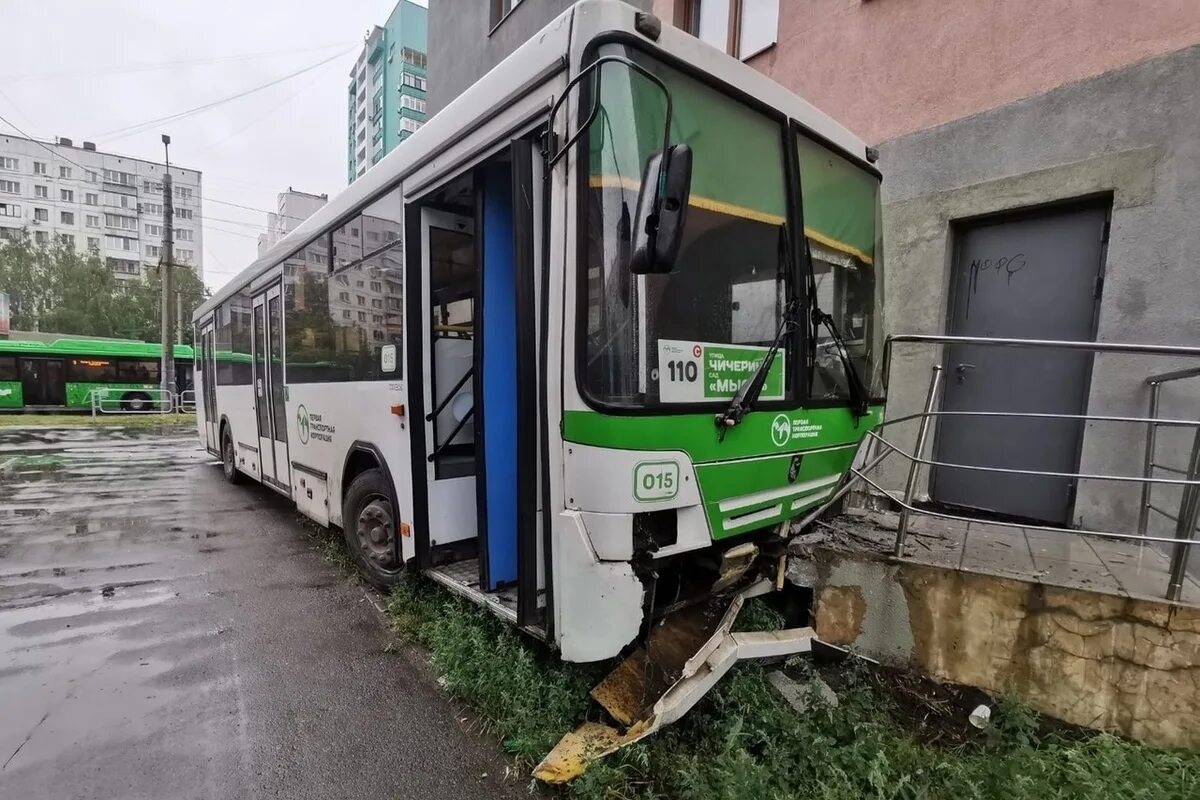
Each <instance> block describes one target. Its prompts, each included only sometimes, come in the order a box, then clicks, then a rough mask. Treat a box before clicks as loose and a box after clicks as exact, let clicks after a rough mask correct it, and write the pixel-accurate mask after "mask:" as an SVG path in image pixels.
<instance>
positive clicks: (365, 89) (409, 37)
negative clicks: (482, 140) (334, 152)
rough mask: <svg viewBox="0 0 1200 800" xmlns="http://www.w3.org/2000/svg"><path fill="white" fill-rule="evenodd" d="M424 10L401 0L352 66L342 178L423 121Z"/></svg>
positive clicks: (363, 167)
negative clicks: (343, 174) (344, 162)
mask: <svg viewBox="0 0 1200 800" xmlns="http://www.w3.org/2000/svg"><path fill="white" fill-rule="evenodd" d="M427 14H428V12H427V10H426V8H425V6H424V5H423V4H419V3H417V2H414V1H413V0H400V1H399V2H398V3H396V7H395V8H394V9H392V13H391V15H390V16H389V17H388V19H387V22H386V23H385V24H383V25H376V26H375V27H373V28H372V29H371V30H370V31H369V32H368V33H367V37H366V41H365V42H364V44H363V49H362V53H361V54H360V55H359V56H358V60H357V61H355V62H354V67H353V68H352V69H351V71H350V87H349V90H348V99H347V107H348V117H347V124H346V128H347V136H346V150H347V162H346V177H347V180H348V181H349V182H350V183H353V182H354V180H355V179H356V178H359V177H361V176H362V175H363V173H365V172H366V171H367V170H368V169H369V168H370V167H371V166H373V165H374V164H376V163H377V162H378V161H379V160H380V159H381V158H383V157H384V156H385V155H386V154H387V153H389V152H391V150H392V148H394V147H395V146H396V145H398V144H400V142H402V141H404V140H405V139H407V138H408V137H409V136H411V135H412V134H413V133H414V132H416V130H417V129H418V128H420V127H421V125H422V124H423V123H424V122H425V119H426V115H425V91H426V80H427V76H426V70H425V52H426V51H425V38H426V17H427Z"/></svg>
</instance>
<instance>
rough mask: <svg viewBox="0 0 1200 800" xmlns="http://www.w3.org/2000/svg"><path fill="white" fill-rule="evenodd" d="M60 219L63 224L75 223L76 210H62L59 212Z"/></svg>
mask: <svg viewBox="0 0 1200 800" xmlns="http://www.w3.org/2000/svg"><path fill="white" fill-rule="evenodd" d="M58 219H59V221H60V222H61V223H62V224H63V225H74V224H75V212H74V211H60V212H58Z"/></svg>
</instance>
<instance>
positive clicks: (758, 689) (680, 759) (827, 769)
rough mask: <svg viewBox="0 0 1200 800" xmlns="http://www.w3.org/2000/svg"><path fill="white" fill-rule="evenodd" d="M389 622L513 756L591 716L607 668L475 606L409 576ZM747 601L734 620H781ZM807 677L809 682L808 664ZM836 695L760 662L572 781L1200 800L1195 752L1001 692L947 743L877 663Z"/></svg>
mask: <svg viewBox="0 0 1200 800" xmlns="http://www.w3.org/2000/svg"><path fill="white" fill-rule="evenodd" d="M388 608H389V611H390V613H391V616H392V619H393V620H394V622H395V626H396V629H397V631H398V632H399V633H401V634H402V635H404V636H405V637H407V638H409V639H412V640H414V641H416V642H419V643H420V644H422V645H424V646H425V647H427V648H428V649H429V652H430V659H431V661H432V664H433V667H434V669H435V670H436V671H437V672H438V673H439V674H440V675H441V676H442V679H443V682H444V684H445V686H446V688H447V690H448V691H449V692H450V693H451V694H453V695H454V696H456V697H458V698H460V699H462V700H463V701H465V702H466V703H468V704H469V705H471V706H473V707H474V708H475V710H476V711H477V712H478V713H479V715H480V717H481V718H482V719H483V721H484V724H485V725H486V727H487V729H488V730H489V731H490V732H491V733H493V734H494V735H496V736H498V737H499V738H500V739H501V740H502V741H503V743H504V747H505V749H507V750H508V751H509V752H510V753H512V754H513V755H514V756H515V758H516V760H517V762H518V766H519V767H520V768H522V769H527V768H528V767H529V766H530V765H532V764H533V763H535V762H536V761H537V760H538V759H540V758H541V757H542V756H543V755H545V753H546V752H547V751H548V750H549V749H550V748H551V747H553V745H554V744H555V743H556V742H557V741H558V739H559V737H560V736H561V735H562V734H563V733H565V732H566V731H568V730H571V729H573V728H574V727H575V726H576V725H578V724H579V723H580V722H582V721H583V720H585V719H587V718H593V719H596V718H599V712H598V711H597V710H596V708H595V707H594V705H593V704H592V703H591V702H590V700H589V697H588V690H589V689H590V688H591V686H592V685H593V684H594V683H595V682H596V681H597V680H598V679H599V678H600V677H601V676H602V675H603V674H604V672H605V671H606V667H608V666H611V665H592V666H586V667H581V666H578V665H571V664H566V663H563V662H561V661H559V660H557V659H556V658H555V657H554V656H553V654H551V653H549V652H548V651H547V650H546V649H545V648H544V647H542V646H540V645H538V644H537V643H536V642H533V641H531V640H529V639H527V638H525V637H522V636H521V635H519V634H517V633H516V632H515V631H514V630H513V629H511V628H509V627H507V626H505V625H504V624H503V623H501V622H500V621H498V620H496V619H495V618H494V617H491V616H490V615H488V614H487V613H486V612H485V611H483V610H481V609H478V608H476V607H475V606H472V605H469V604H467V603H465V602H463V601H460V600H458V599H457V598H453V597H450V596H448V595H447V594H446V593H445V592H444V591H442V590H441V589H440V588H439V587H437V586H435V585H434V584H432V583H431V582H429V581H427V580H424V579H421V578H409V579H407V580H405V581H404V582H403V583H402V584H401V585H400V586H398V587H397V588H396V589H395V590H394V591H393V593H392V595H391V598H390V600H389V604H388ZM773 614H774V612H772V611H770V609H768V608H767V607H766V606H765V605H763V604H761V603H749V604H747V607H746V609H744V610H743V612H742V616H741V618H739V620H738V627H739V628H740V629H742V630H747V629H752V630H761V629H763V627H765V626H770V625H771V624H773V623H778V618H777V617H772V615H773ZM800 677H801V679H802V680H815V679H816V675H815V672H814V671H812V669H811V668H809V667H806V666H803V667H801V669H800ZM840 678H841V679H840V680H839V681H838V687H839V691H838V703H837V706H836V707H834V706H832V705H829V704H826V703H824V702H822V701H821V700H820V699H819V698H820V697H821V695H820V693H819V692H816V691H814V692H812V697H813V698H814V701H813V703H812V704H811V705H810V707H809V709H808V711H807V712H806V713H804V714H798V713H797V712H795V711H794V710H793V709H792V708H791V707H790V706H788V705H787V704H786V703H784V702H783V701H782V700H781V699H780V698H779V697H778V696H777V695H776V693H775V692H774V690H773V689H772V688H771V686H770V684H769V683H768V682H767V680H766V671H765V669H764V668H763V667H761V666H758V665H755V664H747V665H743V666H740V667H738V668H735V670H734V671H733V672H732V673H731V674H730V675H729V676H728V677H727V678H726V679H725V680H724V681H723V682H722V683H721V684H719V685H718V686H717V688H716V689H715V690H713V691H712V692H711V693H710V694H709V696H708V697H707V698H705V699H704V700H703V701H702V702H701V703H700V704H699V705H698V706H697V707H696V708H694V709H693V710H692V711H691V712H690V713H689V714H688V716H687V717H685V718H684V719H683V720H682V721H681V722H680V723H678V724H677V725H675V726H673V727H671V728H667V729H665V730H663V731H661V732H659V733H658V734H656V735H655V736H653V737H651V738H649V739H647V740H644V741H642V742H639V743H637V744H635V745H632V746H630V747H627V748H625V749H623V750H621V751H619V752H618V753H616V754H615V755H613V756H611V757H609V758H607V759H604V760H602V761H599V762H596V763H594V764H592V765H591V766H590V767H589V769H588V771H587V772H586V773H585V774H584V775H583V776H582V777H580V778H578V779H577V780H575V781H574V782H572V783H571V784H570V785H569V786H567V787H566V789H565V793H566V794H568V795H569V796H571V797H577V798H585V799H586V800H635V799H636V800H659V799H660V798H680V800H700V798H706V799H707V798H730V800H751V798H753V800H782V799H783V798H794V797H804V798H816V799H817V800H859V799H860V798H880V799H881V798H888V800H893V799H894V800H926V799H928V800H942V799H943V798H944V799H945V800H960V799H962V800H1008V798H1013V799H1014V800H1015V799H1016V798H1054V799H1055V800H1058V799H1059V798H1061V799H1062V800H1066V799H1067V798H1080V799H1081V800H1082V798H1088V800H1105V798H1121V800H1158V799H1159V798H1162V799H1163V800H1184V798H1194V797H1200V756H1197V755H1194V754H1187V753H1176V752H1170V751H1164V750H1158V749H1154V748H1150V747H1144V746H1141V745H1137V744H1133V743H1130V742H1127V741H1123V740H1121V739H1118V738H1116V737H1113V736H1108V735H1105V734H1097V735H1093V736H1088V737H1086V738H1082V739H1079V740H1072V741H1068V740H1067V739H1064V738H1061V737H1059V736H1058V735H1056V734H1054V733H1047V734H1042V733H1039V731H1040V729H1041V727H1040V724H1039V723H1040V720H1039V718H1038V716H1037V714H1036V713H1034V712H1033V711H1032V710H1031V709H1029V708H1028V707H1027V706H1024V705H1022V704H1021V703H1019V702H1017V701H1015V700H1012V699H1009V698H1002V699H1001V700H1000V701H999V702H998V704H997V706H996V716H995V721H994V725H993V728H992V730H991V732H990V733H989V734H988V735H985V736H981V737H979V740H978V742H977V743H972V744H971V745H969V746H962V747H958V748H956V749H953V750H947V749H944V748H937V747H933V746H930V745H926V744H922V743H920V742H918V741H917V740H916V739H915V738H914V737H913V736H911V735H910V734H909V733H908V732H907V731H906V730H904V729H903V728H902V727H901V726H900V724H899V723H898V722H897V717H896V716H895V714H894V710H895V705H894V703H893V702H892V701H891V699H890V697H889V696H888V695H887V694H886V693H885V692H884V691H883V690H882V689H881V688H880V684H879V683H878V681H876V680H875V679H873V677H872V673H871V668H870V667H867V666H865V665H862V664H861V663H860V662H848V663H847V665H846V670H845V672H844V674H843V675H842V676H840Z"/></svg>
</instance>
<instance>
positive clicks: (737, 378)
mask: <svg viewBox="0 0 1200 800" xmlns="http://www.w3.org/2000/svg"><path fill="white" fill-rule="evenodd" d="M769 350H770V348H769V347H756V346H752V345H742V344H714V343H712V342H687V341H681V340H677V339H659V340H658V396H659V399H660V400H661V401H662V402H664V403H711V402H712V401H714V400H728V399H729V398H731V397H733V396H734V395H735V394H737V391H738V389H739V388H741V385H742V384H743V383H745V382H746V381H748V380H749V379H750V378H751V377H752V376H753V375H754V373H755V371H756V370H757V369H758V366H759V364H761V363H762V360H763V358H765V357H766V354H767V352H768V351H769ZM784 360H785V354H784V352H783V351H782V350H780V351H779V352H777V353H776V354H775V358H774V359H773V360H772V361H771V367H770V369H769V370H767V380H766V382H765V383H763V389H762V394H760V395H759V398H760V399H762V400H780V399H782V398H783V376H784V369H785V367H784Z"/></svg>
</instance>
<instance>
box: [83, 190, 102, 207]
mask: <svg viewBox="0 0 1200 800" xmlns="http://www.w3.org/2000/svg"><path fill="white" fill-rule="evenodd" d="M83 202H84V204H85V205H89V206H98V205H100V195H98V194H96V193H95V192H86V193H85V194H84V195H83Z"/></svg>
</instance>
